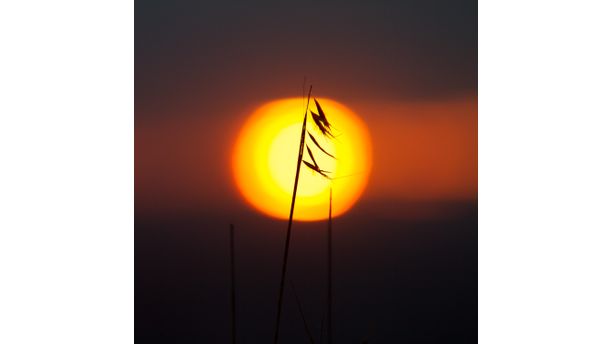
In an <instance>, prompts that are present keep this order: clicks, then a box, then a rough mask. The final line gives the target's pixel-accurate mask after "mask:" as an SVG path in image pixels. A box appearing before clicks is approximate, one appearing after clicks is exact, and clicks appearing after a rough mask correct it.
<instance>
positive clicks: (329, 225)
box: [327, 185, 333, 344]
mask: <svg viewBox="0 0 612 344" xmlns="http://www.w3.org/2000/svg"><path fill="white" fill-rule="evenodd" d="M332 337H333V335H332V187H331V185H330V187H329V213H328V218H327V343H328V344H331V343H332Z"/></svg>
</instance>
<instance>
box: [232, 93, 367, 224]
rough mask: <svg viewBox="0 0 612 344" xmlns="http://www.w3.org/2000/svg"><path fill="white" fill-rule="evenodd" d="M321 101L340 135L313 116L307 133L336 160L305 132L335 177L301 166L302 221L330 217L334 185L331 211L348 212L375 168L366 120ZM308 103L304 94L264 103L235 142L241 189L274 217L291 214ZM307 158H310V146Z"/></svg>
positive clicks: (236, 177) (298, 198)
mask: <svg viewBox="0 0 612 344" xmlns="http://www.w3.org/2000/svg"><path fill="white" fill-rule="evenodd" d="M317 100H318V101H319V103H320V104H321V106H322V107H323V109H324V111H325V114H326V115H327V117H328V118H329V121H330V122H331V123H332V126H333V127H334V133H335V134H336V135H337V137H336V138H334V139H329V138H326V137H324V136H323V135H322V134H321V133H320V132H319V131H318V129H317V128H316V127H315V126H314V125H313V124H312V121H311V120H310V119H309V123H308V131H309V132H310V133H311V134H313V136H314V137H315V139H316V140H317V142H318V143H319V144H320V145H321V146H323V148H324V149H325V150H326V151H327V152H329V153H330V154H332V155H334V156H335V157H336V158H337V159H333V158H331V157H329V156H327V155H325V154H324V153H322V152H321V151H320V150H318V149H317V148H316V146H315V145H314V143H313V142H312V140H310V138H308V135H306V144H307V145H308V146H309V147H310V148H311V150H312V152H313V155H315V158H316V161H317V163H318V164H319V166H320V167H321V169H322V170H326V171H331V174H330V177H331V178H332V180H331V181H330V180H328V179H325V178H323V177H322V176H320V175H318V174H316V173H314V172H313V171H312V170H310V169H308V168H307V167H306V166H304V165H302V167H301V170H300V179H299V183H298V190H297V196H296V204H295V213H294V219H296V220H302V221H316V220H321V219H325V218H327V212H328V206H329V189H330V187H332V188H333V195H334V197H333V207H332V210H333V212H332V215H333V216H338V215H340V214H343V213H345V212H346V211H347V210H349V209H350V208H351V207H352V206H353V205H354V204H355V202H356V201H357V199H358V198H359V196H360V195H361V194H362V193H363V190H364V189H365V186H366V183H367V180H368V177H369V174H370V169H371V160H372V158H371V144H370V136H369V133H368V131H367V127H366V126H365V124H364V123H363V122H362V120H361V119H360V118H359V117H358V116H357V115H356V114H355V113H353V112H352V111H351V110H350V109H348V108H347V107H345V106H344V105H342V104H340V103H338V102H336V101H333V100H331V99H322V98H318V99H317ZM313 105H314V104H313ZM304 106H305V104H304V101H303V100H302V99H301V98H290V99H282V100H277V101H272V102H269V103H266V104H264V105H263V106H261V107H259V108H258V109H257V110H256V111H255V112H254V113H253V114H252V115H251V116H250V117H249V118H248V120H247V121H246V123H245V124H244V126H243V127H242V129H241V130H240V133H239V135H238V138H237V140H236V143H235V145H234V149H233V155H232V170H233V176H234V180H235V182H236V185H237V187H238V190H239V191H240V193H241V195H242V196H243V197H244V198H245V200H246V201H247V202H248V203H249V204H250V205H251V206H253V207H254V208H256V209H257V210H259V211H261V212H263V213H265V214H267V215H269V216H272V217H275V218H280V219H285V218H287V217H288V215H289V207H290V203H291V194H292V191H293V182H294V178H295V170H296V164H297V157H298V148H299V143H300V130H301V127H302V120H303V116H304ZM311 109H312V108H311ZM304 159H305V160H306V161H310V157H309V156H308V153H307V150H306V148H304Z"/></svg>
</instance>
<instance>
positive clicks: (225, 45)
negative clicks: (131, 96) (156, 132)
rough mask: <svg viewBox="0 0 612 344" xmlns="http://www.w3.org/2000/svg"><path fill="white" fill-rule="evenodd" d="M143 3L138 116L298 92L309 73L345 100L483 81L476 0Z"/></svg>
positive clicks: (425, 94)
mask: <svg viewBox="0 0 612 344" xmlns="http://www.w3.org/2000/svg"><path fill="white" fill-rule="evenodd" d="M136 7H137V11H136V13H137V15H136V24H135V34H136V37H137V39H136V45H135V50H136V51H135V65H136V69H135V74H136V75H135V78H136V107H137V116H142V115H143V113H147V114H151V113H152V112H155V111H159V110H160V109H162V108H163V109H173V108H174V107H176V106H178V105H179V104H185V103H194V102H195V103H200V102H207V103H211V102H212V103H214V104H213V105H215V104H217V105H219V106H221V107H222V106H223V104H228V103H233V102H236V100H237V99H239V100H240V101H241V102H243V103H244V102H247V103H248V102H251V101H257V100H259V99H269V98H271V97H272V98H274V97H283V96H295V95H298V94H300V93H301V87H302V79H303V77H304V76H305V75H306V76H308V78H309V80H310V81H311V82H313V83H314V84H315V86H316V89H315V90H316V91H317V92H318V93H319V94H326V95H328V96H333V97H335V98H338V99H340V100H344V101H351V100H355V99H359V100H364V99H377V100H381V99H382V100H412V99H423V98H428V99H432V98H433V99H440V98H446V97H453V96H461V95H465V94H474V93H475V92H476V88H477V20H476V16H477V3H476V1H467V2H466V1H422V2H408V1H396V2H384V1H373V2H370V3H365V4H364V3H360V4H350V6H348V5H347V4H340V3H333V4H328V3H324V2H321V3H312V2H296V3H293V4H291V3H290V2H282V3H281V4H272V3H268V4H261V3H260V2H242V3H234V2H217V3H213V2H208V1H204V2H161V1H143V2H136ZM154 110H155V111H154ZM159 112H167V111H159Z"/></svg>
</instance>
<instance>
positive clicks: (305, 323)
mask: <svg viewBox="0 0 612 344" xmlns="http://www.w3.org/2000/svg"><path fill="white" fill-rule="evenodd" d="M289 284H291V290H293V295H294V296H295V302H296V303H297V306H298V310H299V312H300V316H301V317H302V323H304V330H306V334H307V335H308V341H310V344H314V343H315V341H314V338H313V337H312V333H311V332H310V328H308V322H307V321H306V316H305V315H304V311H303V310H302V303H301V302H300V298H299V297H298V294H297V291H296V290H295V286H294V285H293V282H292V281H291V280H289Z"/></svg>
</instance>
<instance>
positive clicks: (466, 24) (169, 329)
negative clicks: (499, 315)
mask: <svg viewBox="0 0 612 344" xmlns="http://www.w3.org/2000/svg"><path fill="white" fill-rule="evenodd" d="M135 4H136V10H135V28H134V30H135V61H134V63H135V75H134V77H135V197H136V200H135V202H136V204H135V210H136V219H135V240H136V290H135V293H136V305H135V306H136V340H137V342H155V343H165V342H168V343H169V342H175V341H181V342H202V340H205V339H208V340H210V341H212V342H223V341H226V340H228V339H229V313H228V307H229V304H228V302H226V301H227V300H228V297H229V296H228V294H227V283H228V279H227V278H228V273H227V261H226V260H227V254H228V253H227V252H226V249H225V247H226V245H227V227H228V225H229V223H230V222H233V223H235V224H236V228H237V242H238V246H237V248H238V280H239V286H240V289H239V291H238V296H239V299H238V303H239V315H238V317H239V320H238V327H239V335H240V338H242V342H253V343H257V342H260V341H267V340H268V337H271V335H272V329H273V328H272V326H273V316H274V310H273V309H272V306H273V304H274V293H275V292H276V288H277V283H278V279H279V276H278V275H279V274H280V258H281V254H282V239H283V238H284V228H285V224H284V222H282V221H277V220H272V219H269V218H266V217H265V216H264V215H262V214H259V213H257V212H256V211H254V210H253V209H252V208H250V207H249V206H248V205H246V204H245V203H244V201H243V200H242V199H241V197H240V195H239V193H238V191H237V190H236V188H235V186H234V185H233V183H232V178H231V166H230V160H231V150H232V144H233V142H234V141H235V138H236V137H235V135H236V133H237V132H238V130H239V128H240V126H241V124H242V123H243V121H244V120H245V118H246V117H247V116H248V115H249V114H250V113H251V112H252V111H253V110H254V109H255V108H257V107H258V106H259V105H261V104H263V103H265V102H267V101H271V100H275V99H280V98H285V97H295V96H301V94H302V84H303V79H304V77H306V78H307V82H308V83H309V84H312V85H313V93H314V94H315V96H318V97H328V98H332V99H335V100H337V101H339V102H341V103H343V104H345V105H346V106H348V107H349V108H351V109H352V110H353V111H355V112H356V113H357V114H358V115H359V116H361V117H362V119H363V120H364V121H365V123H366V124H367V125H368V129H369V131H370V134H371V137H372V144H373V170H372V175H371V179H370V181H369V184H368V186H367V188H366V191H365V193H364V195H363V197H362V198H361V200H360V201H359V202H358V203H357V205H356V206H355V208H354V209H353V210H351V211H350V212H349V213H347V214H346V215H344V216H342V217H340V218H338V219H337V221H336V222H335V228H337V234H336V237H335V238H336V242H337V247H338V250H337V252H338V253H337V255H338V257H337V259H336V261H337V263H336V264H337V266H336V271H337V279H338V282H337V283H336V289H335V295H337V304H336V305H335V310H336V313H335V318H334V319H335V320H336V322H337V323H338V327H337V329H336V331H335V332H337V338H338V341H339V342H343V341H342V340H344V342H359V341H360V340H364V339H365V338H368V339H369V341H370V342H372V343H376V342H381V343H385V342H403V341H408V340H413V341H414V340H416V341H420V342H431V343H443V342H448V341H449V340H450V339H451V338H453V342H455V343H456V342H473V341H474V340H475V338H476V326H477V325H476V312H477V311H476V306H477V301H476V292H477V281H476V268H477V267H476V264H477V260H476V258H477V252H476V247H477V194H478V190H477V179H478V173H477V165H478V154H477V143H478V138H477V132H478V125H477V121H478V120H477V39H478V38H477V3H476V1H463V2H458V1H372V2H359V4H355V3H353V2H333V4H329V3H327V2H305V1H303V2H289V1H283V2H278V3H275V2H266V3H255V2H246V1H238V2H216V3H215V2H211V1H206V2H162V1H136V3H135ZM323 243H324V232H323V228H322V225H321V224H320V223H312V224H298V225H296V234H295V237H294V240H293V241H292V245H293V248H292V249H293V252H292V253H291V258H290V263H289V264H290V267H289V274H290V276H294V277H293V278H294V279H295V282H296V286H297V288H298V289H300V291H299V293H300V297H301V298H303V300H302V301H303V303H304V304H305V311H306V313H307V315H308V316H309V317H310V319H311V322H312V324H311V325H312V326H313V327H316V326H318V325H317V321H319V320H320V318H321V314H320V308H321V307H320V306H321V299H322V295H323V290H322V289H321V288H322V283H323V279H322V276H323V272H324V270H323V265H322V262H323V251H322V250H323ZM289 296H291V294H287V295H286V299H285V300H286V304H287V310H286V312H285V314H286V315H285V318H283V321H284V322H283V324H285V327H284V328H283V332H282V333H281V334H282V336H281V339H284V340H285V341H284V342H287V343H289V342H299V341H297V339H295V338H299V340H303V339H305V337H304V333H303V330H302V328H301V327H300V326H301V322H300V321H299V318H296V317H295V315H296V312H295V307H294V306H292V302H291V301H293V299H292V298H290V297H289ZM268 320H269V321H268ZM292 339H295V340H296V341H292ZM281 342H282V340H281Z"/></svg>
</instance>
